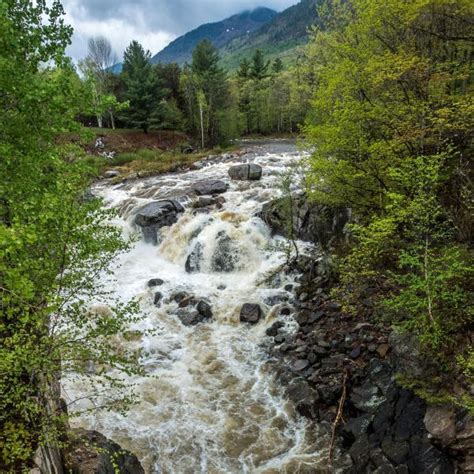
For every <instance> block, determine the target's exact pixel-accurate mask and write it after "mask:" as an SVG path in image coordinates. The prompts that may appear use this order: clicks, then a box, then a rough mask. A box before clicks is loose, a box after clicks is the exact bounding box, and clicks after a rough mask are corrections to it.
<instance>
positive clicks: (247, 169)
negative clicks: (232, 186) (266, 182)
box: [229, 163, 262, 181]
mask: <svg viewBox="0 0 474 474" xmlns="http://www.w3.org/2000/svg"><path fill="white" fill-rule="evenodd" d="M229 176H230V177H231V179H235V180H248V181H258V180H259V179H260V178H261V177H262V167H261V166H259V165H256V164H254V163H250V164H244V165H235V166H231V167H230V168H229Z"/></svg>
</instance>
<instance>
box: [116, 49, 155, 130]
mask: <svg viewBox="0 0 474 474" xmlns="http://www.w3.org/2000/svg"><path fill="white" fill-rule="evenodd" d="M150 59H151V53H150V51H145V50H144V49H143V46H142V45H141V44H139V43H138V42H137V41H132V42H131V43H130V45H129V46H128V48H127V49H126V50H125V53H124V62H123V71H122V77H123V82H124V85H125V94H124V98H125V100H128V102H129V108H128V109H127V110H126V111H125V112H124V113H123V119H124V120H125V121H126V122H127V123H128V124H129V125H131V126H132V127H137V128H141V129H142V130H143V131H144V132H145V133H148V129H149V128H150V126H151V125H152V124H153V123H154V122H155V121H156V117H155V112H156V109H157V107H158V103H159V101H160V99H161V93H160V89H159V87H158V81H157V76H156V75H155V74H154V72H153V66H152V65H151V63H150Z"/></svg>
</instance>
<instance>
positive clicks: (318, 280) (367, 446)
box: [263, 197, 474, 474]
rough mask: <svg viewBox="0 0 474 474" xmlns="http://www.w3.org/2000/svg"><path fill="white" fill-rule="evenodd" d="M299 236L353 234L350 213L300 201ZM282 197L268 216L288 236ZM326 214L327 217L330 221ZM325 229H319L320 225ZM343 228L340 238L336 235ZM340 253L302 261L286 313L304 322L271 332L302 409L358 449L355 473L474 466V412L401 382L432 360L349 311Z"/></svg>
mask: <svg viewBox="0 0 474 474" xmlns="http://www.w3.org/2000/svg"><path fill="white" fill-rule="evenodd" d="M294 205H295V209H294V213H293V214H294V215H295V216H297V217H296V219H295V222H294V232H295V235H298V236H302V237H305V236H310V235H312V236H322V238H323V241H322V242H319V241H318V240H317V239H318V237H316V239H315V243H319V244H323V245H327V244H328V243H329V242H331V241H333V240H335V239H336V240H337V239H341V238H344V233H343V232H342V228H343V226H341V224H342V222H341V219H343V220H346V222H347V219H348V216H349V213H347V212H342V211H341V210H339V209H336V210H333V211H332V212H331V210H329V209H327V208H326V209H324V212H321V211H322V209H321V206H311V205H309V204H308V203H307V202H306V201H305V200H304V197H300V198H298V200H296V201H295V204H294ZM279 208H280V203H279V202H278V201H274V202H273V203H270V204H268V205H266V206H265V208H264V211H263V218H264V219H265V220H266V222H267V223H269V225H270V226H271V227H272V228H273V230H274V231H275V232H281V228H282V226H281V225H280V221H279V219H278V217H279V215H278V209H279ZM324 216H326V217H325V218H324ZM318 226H319V228H317V227H318ZM331 232H333V234H332V236H330V234H331ZM331 268H332V265H331V261H330V258H328V257H321V258H320V259H319V260H318V261H315V259H314V258H309V257H304V256H302V257H300V258H299V259H298V260H297V262H295V264H294V268H293V270H294V271H297V272H298V273H301V277H300V280H299V285H298V286H297V287H296V288H294V289H290V288H288V289H289V290H291V291H293V293H294V295H295V298H294V300H293V301H292V302H291V305H287V304H283V305H281V307H280V310H279V311H280V315H283V316H285V315H288V314H292V315H293V317H294V319H295V320H296V321H297V323H298V329H297V331H296V332H295V333H292V334H288V333H287V332H286V331H285V329H284V325H283V324H282V323H281V319H279V320H278V321H277V322H276V323H275V324H274V325H273V326H272V327H270V328H269V329H268V330H267V335H268V338H269V344H268V347H269V351H270V353H271V355H272V357H273V360H272V363H273V364H274V365H275V368H276V370H277V371H278V376H279V378H280V380H281V381H282V382H283V383H284V384H285V385H286V393H287V395H288V397H289V398H290V399H291V400H292V401H293V402H294V403H295V405H296V407H297V409H298V411H299V412H300V413H301V414H302V415H303V416H305V417H308V418H309V419H311V420H314V421H315V422H318V423H319V424H321V423H322V424H325V425H326V426H327V428H328V431H334V434H335V438H334V445H335V446H334V447H335V448H336V449H339V450H341V451H342V452H345V453H348V454H349V455H350V458H351V460H352V467H351V468H350V469H347V470H346V472H350V473H354V474H355V473H380V474H382V473H426V474H428V473H429V474H431V473H454V472H474V422H473V419H472V417H470V416H469V414H468V412H467V410H462V409H457V408H455V407H453V406H446V405H444V406H441V405H440V406H428V405H427V404H426V402H425V401H424V400H422V399H421V398H419V397H418V396H417V395H415V394H414V393H413V392H412V391H411V390H408V389H406V388H403V387H402V386H401V384H399V383H398V382H397V375H398V374H400V373H411V374H415V375H416V373H418V374H422V373H423V372H424V371H426V370H427V367H426V361H424V360H422V359H421V358H420V357H419V356H418V354H419V352H418V351H417V347H416V343H415V341H414V340H412V339H411V338H410V337H409V336H407V335H402V334H398V333H397V332H396V331H394V330H393V329H392V328H390V327H388V326H387V325H386V324H384V323H382V322H378V323H374V322H373V321H370V322H369V321H367V320H365V319H363V318H362V317H359V316H356V317H354V316H351V315H348V314H345V313H344V312H343V311H342V309H341V305H340V304H339V302H337V301H334V300H333V299H332V298H331V297H330V296H329V295H330V292H331V288H332V287H333V285H334V284H335V281H336V277H335V275H334V273H333V272H332V270H331Z"/></svg>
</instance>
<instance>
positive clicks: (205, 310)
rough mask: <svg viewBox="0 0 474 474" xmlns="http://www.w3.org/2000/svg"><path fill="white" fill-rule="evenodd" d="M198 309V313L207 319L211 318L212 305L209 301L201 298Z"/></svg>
mask: <svg viewBox="0 0 474 474" xmlns="http://www.w3.org/2000/svg"><path fill="white" fill-rule="evenodd" d="M196 309H197V311H198V313H199V314H200V315H201V316H203V317H204V318H206V319H210V318H212V316H213V314H212V308H211V305H210V304H209V303H208V302H207V301H204V300H201V301H200V302H199V303H198V304H197V306H196Z"/></svg>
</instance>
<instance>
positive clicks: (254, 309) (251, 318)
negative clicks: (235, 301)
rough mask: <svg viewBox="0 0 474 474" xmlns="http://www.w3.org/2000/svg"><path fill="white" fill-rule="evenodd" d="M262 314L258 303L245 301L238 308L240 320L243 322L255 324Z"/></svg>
mask: <svg viewBox="0 0 474 474" xmlns="http://www.w3.org/2000/svg"><path fill="white" fill-rule="evenodd" d="M261 316H262V308H260V305H258V304H252V303H245V304H244V305H243V306H242V308H241V310H240V321H241V322H243V323H249V324H256V323H258V322H259V321H260V318H261Z"/></svg>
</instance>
